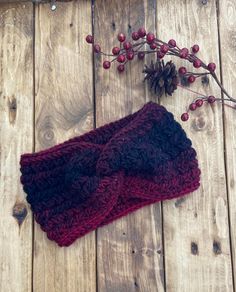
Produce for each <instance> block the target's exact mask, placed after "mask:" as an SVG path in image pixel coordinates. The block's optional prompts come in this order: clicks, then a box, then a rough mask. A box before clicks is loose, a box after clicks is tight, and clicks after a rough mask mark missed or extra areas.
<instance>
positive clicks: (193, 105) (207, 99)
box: [181, 95, 216, 122]
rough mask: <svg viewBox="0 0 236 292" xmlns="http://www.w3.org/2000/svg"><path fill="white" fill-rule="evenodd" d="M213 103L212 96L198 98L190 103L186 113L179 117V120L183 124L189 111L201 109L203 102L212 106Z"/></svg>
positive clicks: (214, 99) (213, 98)
mask: <svg viewBox="0 0 236 292" xmlns="http://www.w3.org/2000/svg"><path fill="white" fill-rule="evenodd" d="M215 101H216V98H215V96H213V95H210V96H208V97H203V98H198V99H197V100H195V101H194V102H192V103H191V104H190V105H189V107H188V111H187V112H186V113H183V114H182V115H181V120H182V121H183V122H186V121H187V120H188V119H189V111H195V110H196V109H197V108H199V107H201V106H202V105H203V103H204V102H207V103H209V104H212V103H214V102H215Z"/></svg>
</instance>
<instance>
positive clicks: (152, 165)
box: [20, 102, 200, 246]
mask: <svg viewBox="0 0 236 292" xmlns="http://www.w3.org/2000/svg"><path fill="white" fill-rule="evenodd" d="M191 144H192V143H191V140H190V139H188V138H187V137H186V134H185V132H184V130H183V129H182V127H181V126H180V124H179V123H178V122H176V121H175V120H174V117H173V115H172V113H170V112H168V111H167V110H166V109H165V108H164V107H163V106H160V105H158V104H156V103H153V102H148V103H147V104H146V105H144V106H143V107H142V108H141V109H140V110H139V111H137V112H135V113H133V114H130V115H128V116H127V117H124V118H122V119H120V120H118V121H115V122H112V123H109V124H107V125H105V126H102V127H100V128H97V129H95V130H92V131H90V132H88V133H86V134H83V135H82V136H78V137H75V138H72V139H69V140H67V141H65V142H64V143H61V144H58V145H56V146H54V147H51V148H49V149H46V150H42V151H39V152H37V153H30V154H29V153H27V154H23V155H21V159H20V165H21V168H20V169H21V173H22V175H21V182H22V184H23V189H24V191H25V192H26V194H27V201H28V203H29V204H30V205H31V209H32V211H33V213H34V217H35V220H36V221H37V222H38V223H39V224H40V226H41V229H42V230H43V231H45V232H46V233H47V236H48V238H49V239H50V240H54V241H56V242H57V244H58V245H59V246H69V245H70V244H72V243H73V242H74V241H75V240H76V239H77V238H79V237H81V236H83V235H85V234H86V233H88V232H90V231H92V230H94V229H96V228H98V227H101V226H103V225H105V224H108V223H110V222H111V221H113V220H115V219H117V218H119V217H121V216H124V215H126V214H128V213H130V212H132V211H134V210H136V209H138V208H141V207H143V206H145V205H149V204H153V203H155V202H158V201H161V200H166V199H172V198H177V197H180V196H183V195H185V194H189V193H191V192H192V191H194V190H196V189H197V188H198V187H199V185H200V170H199V168H198V161H197V158H196V151H195V150H194V149H193V148H192V146H191Z"/></svg>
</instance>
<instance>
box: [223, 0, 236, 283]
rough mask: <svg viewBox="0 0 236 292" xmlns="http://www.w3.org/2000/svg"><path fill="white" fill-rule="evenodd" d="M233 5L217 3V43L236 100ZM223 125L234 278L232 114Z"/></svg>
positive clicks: (235, 124) (235, 140)
mask: <svg viewBox="0 0 236 292" xmlns="http://www.w3.org/2000/svg"><path fill="white" fill-rule="evenodd" d="M235 16H236V2H235V1H233V0H225V1H223V2H221V1H219V34H220V43H221V48H220V52H221V60H222V75H223V83H224V86H225V88H227V89H228V90H229V93H230V94H231V95H232V96H233V97H234V98H235V96H236V72H235V65H236V17H235ZM224 123H225V148H226V153H225V163H226V171H227V187H228V205H229V213H228V216H229V219H230V230H231V253H232V254H231V255H232V259H233V274H234V279H235V277H236V266H235V265H236V250H235V249H236V201H235V198H236V186H235V184H236V167H235V162H236V112H235V110H232V109H231V108H228V107H225V108H224Z"/></svg>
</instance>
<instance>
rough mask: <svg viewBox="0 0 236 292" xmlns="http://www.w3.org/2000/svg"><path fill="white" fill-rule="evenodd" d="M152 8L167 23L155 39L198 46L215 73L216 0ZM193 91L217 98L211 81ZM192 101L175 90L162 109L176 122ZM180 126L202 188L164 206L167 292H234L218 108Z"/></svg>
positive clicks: (160, 4)
mask: <svg viewBox="0 0 236 292" xmlns="http://www.w3.org/2000/svg"><path fill="white" fill-rule="evenodd" d="M157 3H158V5H157V23H163V22H164V21H165V20H166V19H167V18H168V22H169V23H171V24H172V25H159V26H158V35H160V37H161V38H166V36H168V37H170V38H172V37H174V38H176V39H178V44H179V45H180V47H185V46H187V47H191V45H193V44H194V43H195V42H197V43H198V44H199V46H200V48H201V49H200V53H199V56H200V57H203V59H204V60H206V62H210V61H214V62H216V64H217V68H218V69H217V72H218V73H219V72H220V70H219V56H218V34H217V15H216V6H215V1H208V2H207V3H206V4H204V3H203V2H201V1H192V0H186V1H178V0H175V1H171V2H166V1H164V0H159V1H158V2H157ZM180 63H181V64H183V61H182V62H179V60H178V64H180ZM186 64H187V62H186ZM188 68H191V67H190V66H189V65H188ZM194 90H196V91H198V92H203V93H206V94H211V93H214V94H215V95H216V96H217V95H218V96H220V90H219V88H218V87H217V85H216V83H214V81H210V84H209V85H208V86H206V85H203V84H202V83H201V81H200V80H199V81H197V82H196V83H195V84H194ZM195 97H196V96H195V95H193V94H191V93H190V92H188V91H184V90H182V89H181V88H179V89H178V91H177V93H176V94H175V96H174V97H170V98H167V99H163V105H165V106H166V107H167V108H168V109H169V110H171V111H172V112H173V113H174V114H175V116H176V118H177V119H178V120H180V116H181V113H182V112H185V110H186V106H187V105H188V104H190V102H191V100H192V99H193V98H195ZM183 126H184V129H185V130H186V132H187V133H188V135H189V137H190V138H191V140H192V141H193V145H194V147H195V149H196V150H197V153H198V158H199V163H200V168H201V172H202V176H201V187H200V189H199V190H198V191H196V192H194V193H193V194H192V195H190V196H187V197H183V198H181V199H179V200H177V201H174V200H173V201H169V202H164V203H163V206H164V208H163V217H164V241H165V267H166V281H167V291H173V292H176V291H181V292H183V291H186V292H187V291H192V292H195V291H233V283H232V274H231V272H232V268H231V255H230V241H229V226H228V209H227V192H226V178H225V166H224V144H223V125H222V107H221V105H219V104H218V105H216V104H215V105H213V106H212V107H211V106H203V107H202V108H201V109H199V110H198V111H196V112H195V113H192V114H191V119H190V121H189V122H188V123H185V124H184V125H183Z"/></svg>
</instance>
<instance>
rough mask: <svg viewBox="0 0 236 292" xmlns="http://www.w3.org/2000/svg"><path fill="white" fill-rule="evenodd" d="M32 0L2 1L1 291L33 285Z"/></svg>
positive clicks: (0, 11) (0, 85)
mask: <svg viewBox="0 0 236 292" xmlns="http://www.w3.org/2000/svg"><path fill="white" fill-rule="evenodd" d="M32 12H33V5H32V4H30V3H28V4H27V5H17V4H4V5H1V6H0V35H1V41H0V55H1V58H0V70H1V73H0V88H1V89H0V141H1V142H0V159H1V163H0V214H1V221H0V291H30V290H31V281H32V280H31V279H32V214H31V212H30V209H29V206H28V205H27V202H26V200H25V194H24V192H23V190H22V187H21V185H20V180H19V178H20V171H19V159H20V154H21V153H22V152H32V151H33V90H32V89H33V66H32V62H33V42H32V36H33V14H32Z"/></svg>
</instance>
